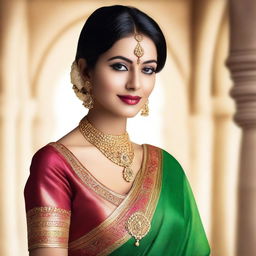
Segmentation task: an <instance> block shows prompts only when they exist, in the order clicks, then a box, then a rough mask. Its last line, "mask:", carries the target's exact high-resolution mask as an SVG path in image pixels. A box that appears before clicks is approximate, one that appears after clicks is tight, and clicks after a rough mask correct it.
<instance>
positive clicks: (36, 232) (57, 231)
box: [24, 145, 72, 249]
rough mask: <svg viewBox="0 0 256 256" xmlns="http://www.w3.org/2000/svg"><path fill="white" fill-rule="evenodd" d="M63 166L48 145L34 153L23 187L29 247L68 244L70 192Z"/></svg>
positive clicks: (61, 161) (64, 246) (65, 245)
mask: <svg viewBox="0 0 256 256" xmlns="http://www.w3.org/2000/svg"><path fill="white" fill-rule="evenodd" d="M66 168H67V167H66V165H65V163H64V161H63V160H62V158H61V156H60V155H59V154H58V152H57V151H56V150H55V149H54V148H53V147H51V146H47V145H46V146H45V147H43V148H41V149H40V150H39V151H37V152H36V153H35V155H34V156H33V159H32V162H31V166H30V175H29V178H28V180H27V183H26V186H25V190H24V196H25V204H26V212H27V225H28V244H29V249H33V248H38V247H61V248H67V247H68V233H69V225H70V216H71V211H70V210H71V203H70V202H71V196H72V191H71V187H70V184H69V182H68V177H67V174H66V172H65V170H66Z"/></svg>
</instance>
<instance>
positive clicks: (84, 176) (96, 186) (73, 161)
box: [48, 142, 126, 206]
mask: <svg viewBox="0 0 256 256" xmlns="http://www.w3.org/2000/svg"><path fill="white" fill-rule="evenodd" d="M48 145H51V146H53V147H54V148H55V149H56V150H57V151H58V152H59V153H60V154H61V155H62V156H63V157H64V158H65V159H66V160H67V162H68V163H69V164H70V166H71V168H72V169H73V170H74V172H75V173H76V175H77V176H78V177H79V178H80V180H81V181H82V183H83V184H84V185H85V186H86V187H87V188H90V189H91V190H92V191H94V192H95V193H96V194H98V195H99V196H101V197H103V198H104V199H106V200H107V201H109V202H110V203H112V204H114V205H116V206H118V205H120V204H121V203H122V201H123V200H124V198H125V197H126V195H120V194H118V193H116V192H114V191H112V190H110V189H108V188H107V187H106V186H104V185H103V184H102V183H100V182H99V181H98V180H97V179H96V178H95V177H94V176H93V175H91V173H90V172H89V171H88V170H87V169H86V167H85V166H84V165H83V164H82V163H81V162H80V161H79V160H78V158H77V157H76V156H75V155H74V154H73V153H72V152H71V151H70V150H69V149H68V148H67V147H65V146H64V145H63V144H61V143H59V142H51V143H49V144H48Z"/></svg>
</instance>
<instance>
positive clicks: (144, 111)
mask: <svg viewBox="0 0 256 256" xmlns="http://www.w3.org/2000/svg"><path fill="white" fill-rule="evenodd" d="M148 103H149V102H148V100H147V101H146V102H145V104H144V105H143V107H142V109H141V113H140V114H141V115H142V116H148V115H149V107H148Z"/></svg>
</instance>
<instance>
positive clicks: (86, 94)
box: [70, 61, 93, 109]
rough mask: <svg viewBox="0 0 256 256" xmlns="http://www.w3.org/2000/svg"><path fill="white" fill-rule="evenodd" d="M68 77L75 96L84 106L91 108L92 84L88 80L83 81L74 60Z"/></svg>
mask: <svg viewBox="0 0 256 256" xmlns="http://www.w3.org/2000/svg"><path fill="white" fill-rule="evenodd" d="M70 78H71V83H72V84H73V90H74V92H75V94H76V96H77V97H78V98H79V99H80V100H81V101H83V105H84V106H85V107H86V108H88V109H91V108H93V97H92V85H91V83H90V81H84V78H83V77H82V75H81V73H80V71H79V68H78V65H77V63H76V61H74V62H73V63H72V66H71V72H70Z"/></svg>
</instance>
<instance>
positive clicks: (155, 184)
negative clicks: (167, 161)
mask: <svg viewBox="0 0 256 256" xmlns="http://www.w3.org/2000/svg"><path fill="white" fill-rule="evenodd" d="M143 145H144V147H145V151H146V152H145V153H146V154H145V157H144V161H143V164H142V170H141V172H140V175H139V177H138V182H137V183H136V184H135V186H134V187H132V189H131V190H130V191H129V193H128V195H127V197H126V198H125V200H124V201H123V202H122V203H121V204H120V205H119V206H118V207H117V208H116V210H114V211H113V213H112V214H111V215H110V216H109V217H108V218H107V219H106V220H105V221H103V222H102V223H101V224H100V225H99V226H97V227H96V228H94V229H93V230H91V231H90V232H88V233H87V234H86V235H84V236H82V237H80V238H78V239H77V240H75V241H72V242H70V244H69V249H70V250H71V251H74V252H79V254H78V255H81V256H82V255H86V256H87V255H88V256H89V255H97V256H104V255H109V254H110V253H111V252H113V251H114V250H115V249H117V248H118V247H120V246H121V245H122V244H124V243H125V242H127V241H128V240H129V239H130V238H131V235H130V234H128V232H127V230H126V227H125V226H126V222H127V220H128V218H129V217H130V216H131V215H132V214H133V213H135V212H137V211H140V212H143V213H144V214H145V215H146V217H147V218H148V219H149V220H150V221H151V220H152V218H153V215H154V212H155V210H156V206H157V202H158V200H159V196H160V192H161V187H162V152H161V149H160V148H158V147H154V146H152V145H148V144H143Z"/></svg>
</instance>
